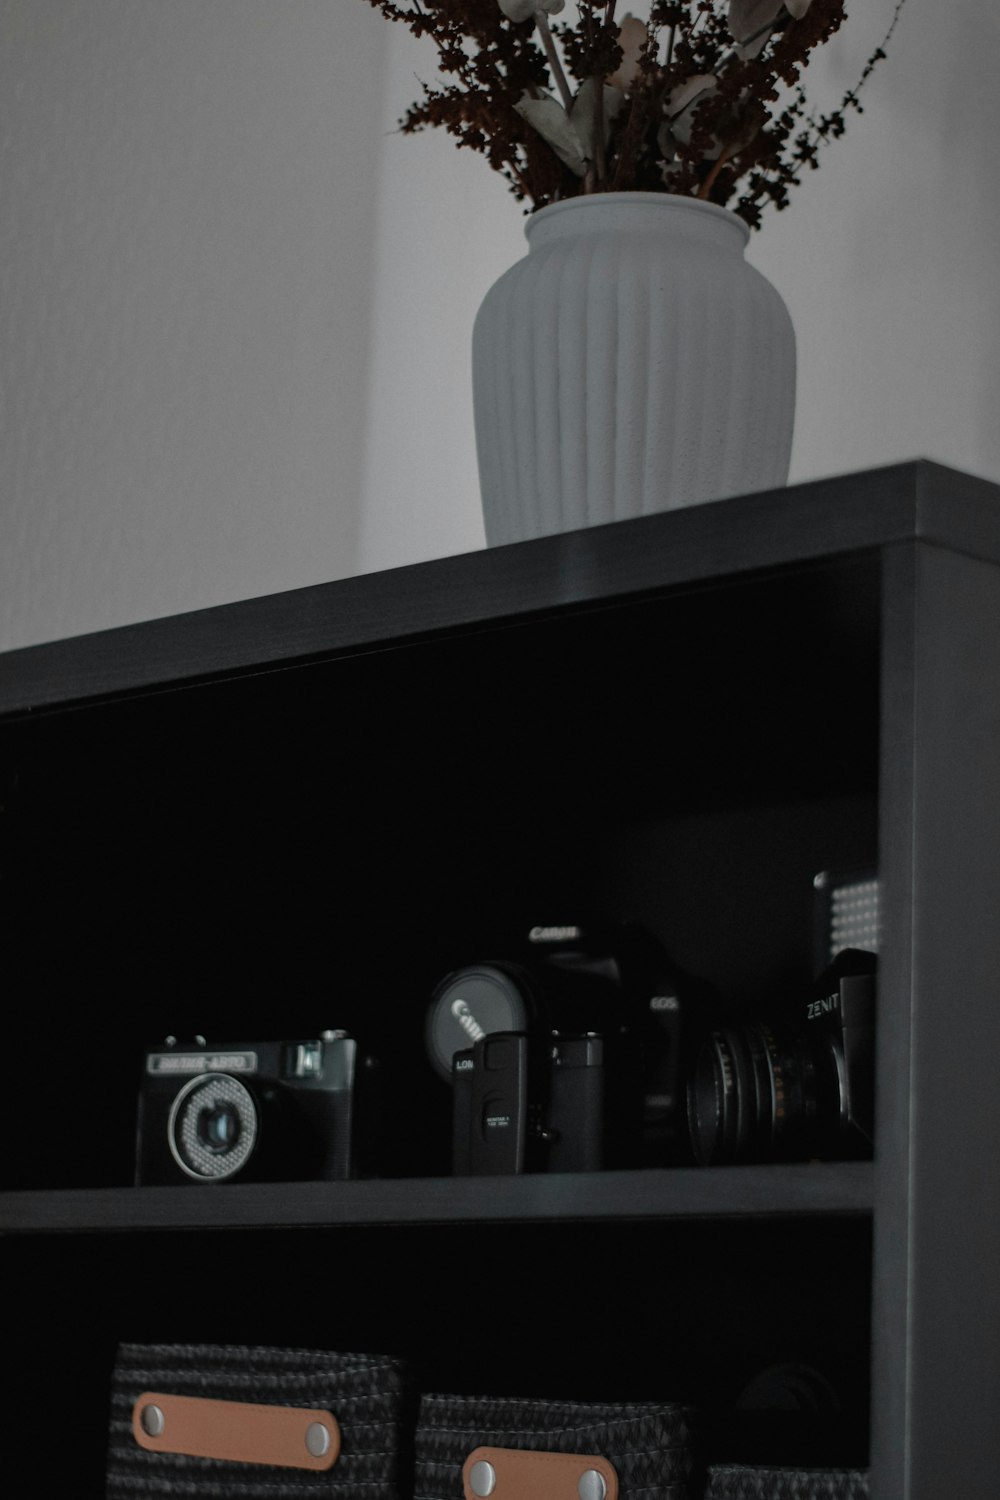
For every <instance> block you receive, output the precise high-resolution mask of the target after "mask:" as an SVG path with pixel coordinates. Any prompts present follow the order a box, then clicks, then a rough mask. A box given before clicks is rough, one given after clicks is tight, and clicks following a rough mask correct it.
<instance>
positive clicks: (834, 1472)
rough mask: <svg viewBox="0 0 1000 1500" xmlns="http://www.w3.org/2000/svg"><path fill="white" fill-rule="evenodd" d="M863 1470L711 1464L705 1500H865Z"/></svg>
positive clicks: (864, 1476) (866, 1477) (866, 1481)
mask: <svg viewBox="0 0 1000 1500" xmlns="http://www.w3.org/2000/svg"><path fill="white" fill-rule="evenodd" d="M867 1497H868V1475H867V1473H866V1472H865V1471H864V1470H863V1469H764V1468H756V1467H755V1468H750V1467H747V1466H745V1465H743V1464H715V1465H713V1466H712V1467H711V1468H710V1469H709V1471H708V1485H707V1487H706V1490H705V1500H867Z"/></svg>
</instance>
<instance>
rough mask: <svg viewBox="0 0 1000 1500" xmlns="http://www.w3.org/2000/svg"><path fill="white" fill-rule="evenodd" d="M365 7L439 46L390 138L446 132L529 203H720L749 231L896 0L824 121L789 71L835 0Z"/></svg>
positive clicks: (410, 2)
mask: <svg viewBox="0 0 1000 1500" xmlns="http://www.w3.org/2000/svg"><path fill="white" fill-rule="evenodd" d="M369 3H370V4H371V5H372V6H374V7H375V8H376V9H377V10H380V11H381V12H382V13H383V15H385V16H386V17H387V18H388V19H389V20H393V21H399V22H402V23H403V24H405V25H407V26H408V27H409V28H410V30H411V31H412V32H413V33H414V34H415V35H417V36H429V37H431V38H432V39H433V40H434V42H435V43H436V45H437V48H438V65H439V71H440V74H441V79H440V81H439V82H436V83H433V84H427V83H425V84H424V85H423V91H424V93H423V98H422V100H420V101H419V102H418V103H416V104H414V105H412V106H411V107H410V109H409V110H408V111H407V112H406V114H405V115H404V116H403V118H402V120H401V122H400V127H401V129H402V130H403V131H404V132H413V131H416V130H421V129H423V128H425V127H426V126H429V125H437V126H443V127H444V129H445V130H447V131H448V132H449V133H450V134H451V135H453V136H454V137H455V139H456V142H457V144H458V145H459V146H465V147H469V148H471V149H473V150H476V151H480V152H482V153H483V154H484V155H485V156H486V158H487V160H488V161H489V163H490V166H491V167H493V168H494V169H495V170H496V171H498V172H499V173H501V174H502V175H503V176H504V177H505V178H506V179H507V181H508V183H509V184H510V187H511V190H512V191H513V193H514V194H515V196H516V197H517V198H518V199H520V200H522V201H524V202H525V203H526V204H528V205H529V206H533V207H536V208H538V207H543V206H544V205H545V204H546V203H551V202H554V201H556V200H558V199H560V198H567V197H573V196H576V195H578V194H581V193H598V192H609V191H634V190H648V191H654V192H666V193H674V194H683V195H688V196H694V197H699V198H703V199H706V200H708V201H710V202H713V203H719V204H724V205H725V204H731V206H732V207H733V208H734V209H735V212H736V213H738V214H740V215H741V216H742V217H743V218H744V219H745V220H746V221H747V223H748V224H750V225H751V226H756V225H757V224H759V223H760V219H761V212H762V209H763V208H764V207H765V206H767V205H768V204H772V205H774V206H775V207H776V208H779V209H780V208H783V207H785V205H786V204H787V202H788V194H789V190H790V188H791V187H793V186H795V185H796V184H797V183H798V182H799V181H800V174H801V172H802V170H803V169H805V168H808V167H815V166H816V165H817V162H818V151H819V147H820V146H821V145H822V144H824V143H825V142H827V141H831V140H835V139H837V138H838V137H839V136H840V135H842V134H843V132H844V128H845V124H844V117H845V114H846V112H847V111H848V110H850V109H854V110H857V111H859V112H860V110H861V105H860V104H859V103H858V95H859V93H860V91H861V89H862V88H863V87H864V85H865V83H866V82H867V80H868V78H869V77H870V75H871V72H872V70H873V69H874V67H875V66H876V64H877V63H878V62H879V61H881V60H882V59H883V58H884V57H885V55H886V50H885V49H886V46H887V44H888V42H889V40H890V38H891V37H892V34H893V31H894V30H895V27H896V23H897V21H898V19H899V15H900V12H901V10H902V7H903V4H904V3H905V0H896V3H895V8H894V10H893V15H892V21H891V24H890V26H889V28H888V31H887V33H886V35H885V37H884V39H883V41H882V43H881V45H880V46H879V47H878V48H876V50H875V52H874V53H873V54H872V56H871V57H870V58H869V59H868V62H867V63H866V65H865V69H864V71H863V73H862V76H861V78H860V80H859V82H858V84H856V85H855V87H854V88H853V89H851V90H848V92H847V93H846V94H845V96H844V99H843V100H842V101H841V104H840V107H839V108H838V109H836V110H834V111H832V112H831V113H830V114H828V115H822V116H817V115H815V114H814V113H813V112H812V111H811V110H810V108H809V104H808V101H807V99H806V95H805V92H804V90H803V87H802V83H801V74H802V71H803V69H804V68H805V67H806V65H807V64H808V61H809V58H810V56H811V54H812V52H813V51H814V50H815V48H816V47H818V46H821V45H822V44H823V43H825V42H826V41H827V40H828V39H829V38H830V37H831V36H832V35H833V34H834V33H835V32H836V31H837V29H838V28H839V26H840V25H841V23H842V22H843V20H844V19H845V4H844V0H649V18H648V20H645V21H642V20H639V19H637V18H636V17H635V16H631V15H625V16H624V17H622V18H621V19H620V20H619V19H617V18H616V15H615V10H616V0H578V10H579V14H578V19H577V20H576V21H575V22H574V23H572V24H570V23H569V22H559V21H557V20H555V17H557V16H558V15H559V14H560V13H561V12H562V10H563V8H564V0H369ZM737 195H739V196H737ZM734 198H735V199H736V201H735V202H733V199H734Z"/></svg>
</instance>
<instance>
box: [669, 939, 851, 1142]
mask: <svg viewBox="0 0 1000 1500" xmlns="http://www.w3.org/2000/svg"><path fill="white" fill-rule="evenodd" d="M876 966H877V959H876V956H875V954H873V953H870V952H867V951H865V950H862V949H856V948H844V949H842V950H841V951H840V952H839V953H838V954H837V956H836V958H835V959H834V961H833V962H832V963H831V964H829V965H828V966H827V968H826V969H824V970H823V972H822V974H820V976H819V978H818V979H817V980H816V982H815V984H814V985H813V988H812V991H811V993H809V994H808V995H806V996H805V997H804V998H802V999H800V1000H798V1001H796V1002H795V1004H794V1005H793V1006H791V1007H789V1008H787V1009H785V1008H778V1010H777V1012H776V1014H775V1016H773V1017H767V1018H757V1019H754V1020H751V1021H748V1022H745V1023H743V1024H740V1025H734V1026H720V1027H718V1028H717V1029H716V1030H714V1031H713V1032H712V1033H711V1034H710V1035H709V1036H708V1037H707V1039H706V1040H705V1042H704V1044H703V1045H702V1047H701V1050H700V1052H699V1055H698V1058H697V1062H696V1065H695V1067H694V1069H693V1071H692V1074H691V1077H690V1080H689V1087H688V1118H689V1124H690V1135H691V1145H692V1150H693V1152H694V1156H695V1159H696V1161H697V1162H698V1163H699V1164H700V1165H702V1166H711V1165H715V1164H718V1163H729V1162H764V1161H792V1160H807V1159H809V1158H813V1157H815V1158H819V1159H833V1160H839V1159H849V1158H854V1157H868V1156H870V1155H871V1152H872V1141H873V1139H874V1078H875V987H876Z"/></svg>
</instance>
